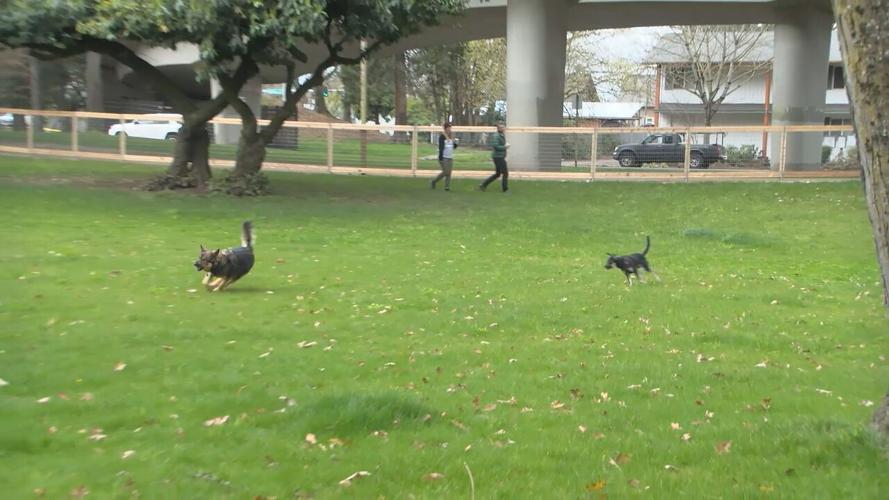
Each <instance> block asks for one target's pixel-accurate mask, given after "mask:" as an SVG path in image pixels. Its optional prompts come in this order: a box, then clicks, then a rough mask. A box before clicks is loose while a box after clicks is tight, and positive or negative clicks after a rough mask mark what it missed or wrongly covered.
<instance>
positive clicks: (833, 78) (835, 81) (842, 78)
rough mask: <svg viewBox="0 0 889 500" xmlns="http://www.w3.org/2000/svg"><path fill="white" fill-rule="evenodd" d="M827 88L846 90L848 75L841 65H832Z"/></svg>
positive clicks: (828, 74) (829, 69)
mask: <svg viewBox="0 0 889 500" xmlns="http://www.w3.org/2000/svg"><path fill="white" fill-rule="evenodd" d="M827 88H829V89H844V88H846V74H845V72H844V71H843V66H842V65H841V64H831V65H830V67H829V68H828V69H827Z"/></svg>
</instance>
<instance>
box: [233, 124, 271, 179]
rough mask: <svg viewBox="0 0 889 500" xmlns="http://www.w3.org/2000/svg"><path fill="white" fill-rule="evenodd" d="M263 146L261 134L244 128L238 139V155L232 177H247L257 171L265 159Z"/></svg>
mask: <svg viewBox="0 0 889 500" xmlns="http://www.w3.org/2000/svg"><path fill="white" fill-rule="evenodd" d="M265 146H266V144H265V141H264V140H263V138H262V135H260V134H258V133H256V132H251V131H248V130H246V128H245V129H244V130H243V131H242V132H241V137H240V139H238V155H237V157H236V159H235V169H234V171H233V172H232V177H242V178H243V177H249V176H251V175H254V174H256V173H257V172H259V170H260V169H261V168H262V162H263V161H264V160H265Z"/></svg>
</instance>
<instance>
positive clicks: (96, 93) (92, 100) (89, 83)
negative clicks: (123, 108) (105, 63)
mask: <svg viewBox="0 0 889 500" xmlns="http://www.w3.org/2000/svg"><path fill="white" fill-rule="evenodd" d="M86 109H87V111H94V112H97V113H101V112H103V111H105V94H104V87H103V82H102V54H99V53H97V52H87V53H86ZM87 124H88V127H89V129H90V130H100V131H104V130H105V123H104V120H102V119H101V118H90V119H89V120H87Z"/></svg>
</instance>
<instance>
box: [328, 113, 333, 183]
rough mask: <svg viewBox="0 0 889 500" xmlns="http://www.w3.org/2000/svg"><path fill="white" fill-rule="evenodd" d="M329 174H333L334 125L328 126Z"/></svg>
mask: <svg viewBox="0 0 889 500" xmlns="http://www.w3.org/2000/svg"><path fill="white" fill-rule="evenodd" d="M327 172H328V173H330V172H333V125H331V124H329V123H328V124H327Z"/></svg>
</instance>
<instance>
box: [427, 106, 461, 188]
mask: <svg viewBox="0 0 889 500" xmlns="http://www.w3.org/2000/svg"><path fill="white" fill-rule="evenodd" d="M458 145H459V141H458V140H457V139H455V138H454V134H453V132H451V124H450V122H445V124H444V127H443V131H442V133H441V134H439V136H438V165H439V166H440V167H441V173H440V174H438V176H437V177H436V178H435V179H432V189H435V184H436V183H438V181H440V180H442V179H444V181H445V191H450V190H451V170H453V168H454V150H455V149H457V146H458Z"/></svg>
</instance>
